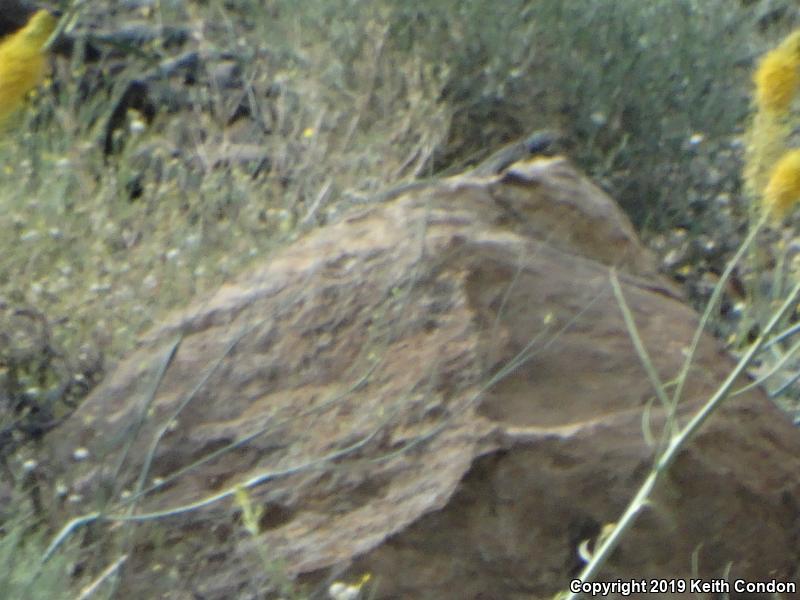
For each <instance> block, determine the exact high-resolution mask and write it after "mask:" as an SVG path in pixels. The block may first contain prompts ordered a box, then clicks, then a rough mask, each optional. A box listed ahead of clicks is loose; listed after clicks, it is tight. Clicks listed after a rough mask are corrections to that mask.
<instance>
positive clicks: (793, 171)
mask: <svg viewBox="0 0 800 600" xmlns="http://www.w3.org/2000/svg"><path fill="white" fill-rule="evenodd" d="M798 201H800V148H797V149H794V150H789V151H788V152H787V153H786V154H784V155H783V156H782V157H781V158H780V160H779V161H778V163H777V164H776V165H775V168H774V169H772V174H771V175H770V178H769V182H768V183H767V187H766V188H765V189H764V196H763V207H764V209H765V210H766V211H767V212H768V213H769V214H770V215H772V216H773V217H774V218H776V219H780V218H782V217H784V216H785V215H786V213H788V212H789V210H790V209H791V208H792V207H793V206H794V205H795V204H796V203H797V202H798Z"/></svg>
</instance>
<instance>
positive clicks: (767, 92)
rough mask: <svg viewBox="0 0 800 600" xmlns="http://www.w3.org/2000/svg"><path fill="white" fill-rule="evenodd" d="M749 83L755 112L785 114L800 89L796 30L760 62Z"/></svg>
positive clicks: (799, 40) (799, 43)
mask: <svg viewBox="0 0 800 600" xmlns="http://www.w3.org/2000/svg"><path fill="white" fill-rule="evenodd" d="M753 83H754V84H755V87H756V105H757V107H758V109H759V110H763V111H765V112H767V113H769V114H772V115H783V114H786V113H787V112H788V111H789V108H790V107H791V105H792V100H793V99H794V97H795V96H796V95H797V92H798V89H800V30H798V31H795V32H794V33H791V34H790V35H789V36H788V37H787V38H786V39H785V40H784V41H783V42H782V43H781V44H780V45H779V46H778V47H777V48H775V49H774V50H771V51H770V52H768V53H767V54H766V56H764V58H762V59H761V62H760V63H759V64H758V68H757V69H756V72H755V74H754V75H753Z"/></svg>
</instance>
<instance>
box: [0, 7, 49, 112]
mask: <svg viewBox="0 0 800 600" xmlns="http://www.w3.org/2000/svg"><path fill="white" fill-rule="evenodd" d="M57 23H58V20H57V19H56V17H54V16H53V15H52V14H50V13H49V12H48V11H46V10H38V11H36V12H35V13H34V14H33V15H32V16H31V18H30V19H29V20H28V23H27V24H26V25H25V27H23V28H22V29H20V30H18V31H16V32H14V33H12V34H9V35H8V36H6V37H5V38H3V40H2V41H0V123H2V122H3V121H5V120H7V119H8V117H10V116H11V115H12V114H13V113H14V112H15V111H16V110H17V109H18V108H19V107H20V106H21V105H22V103H23V101H24V100H25V97H26V96H27V95H28V93H29V92H31V91H32V90H34V89H35V88H36V86H37V85H39V83H41V81H42V79H43V78H44V74H45V67H46V65H47V58H46V53H45V50H44V45H45V43H46V42H47V39H48V38H49V37H50V34H51V33H53V30H54V29H55V27H56V24H57Z"/></svg>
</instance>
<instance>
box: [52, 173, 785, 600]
mask: <svg viewBox="0 0 800 600" xmlns="http://www.w3.org/2000/svg"><path fill="white" fill-rule="evenodd" d="M395 196H396V197H394V198H393V199H392V200H391V201H390V202H387V203H385V204H381V205H375V206H370V207H368V208H365V209H363V210H361V212H358V213H354V214H352V215H350V216H349V217H347V218H345V219H344V220H342V221H341V222H339V223H338V224H334V225H331V226H328V227H325V228H323V229H319V230H317V231H314V232H312V233H311V234H309V235H307V236H305V237H304V238H302V239H300V240H299V241H297V242H296V243H294V244H293V245H291V246H290V247H287V248H285V249H284V250H283V251H281V252H279V253H277V254H275V255H274V256H271V257H269V258H268V259H265V260H264V265H263V266H261V267H260V268H258V269H256V270H254V271H252V272H250V273H248V274H246V275H245V276H243V277H240V278H239V279H238V280H237V281H235V282H234V283H231V284H229V285H226V286H224V287H223V288H222V289H220V290H219V292H218V293H216V294H215V295H214V296H212V297H211V298H205V299H203V300H202V301H200V302H198V303H197V304H196V305H195V306H193V307H191V308H189V309H188V310H186V311H185V312H184V313H183V314H180V315H178V316H176V317H175V318H174V320H172V321H171V322H169V323H165V324H163V325H161V326H160V327H157V328H156V329H155V330H153V331H152V332H151V333H150V334H149V335H148V336H146V339H145V340H144V341H143V343H142V346H141V348H140V349H139V350H138V351H137V352H136V353H134V354H133V355H132V356H130V357H129V358H128V359H127V360H125V361H124V362H123V363H122V364H120V365H119V366H118V368H117V369H116V370H115V371H114V372H113V373H112V374H111V375H110V376H109V377H108V378H107V380H106V381H105V382H104V383H103V384H102V385H101V386H100V387H99V388H98V389H97V390H96V391H95V392H94V393H93V394H92V395H91V397H90V398H89V399H88V400H87V401H86V402H85V403H84V404H83V405H82V406H81V407H80V409H79V410H78V411H77V412H76V413H75V415H74V416H73V417H72V418H71V419H70V420H69V421H68V422H66V423H65V424H64V425H63V426H62V427H60V429H59V430H57V431H56V432H55V433H53V434H52V435H50V436H49V437H48V438H47V439H46V440H45V451H46V455H47V456H49V459H48V460H49V462H50V468H49V471H50V472H56V473H60V474H62V475H61V477H60V479H59V480H58V481H57V482H53V483H54V484H55V483H61V484H63V485H66V486H67V487H68V488H69V495H70V498H69V501H64V502H63V505H62V506H63V508H62V512H61V513H60V515H61V517H60V520H59V524H63V523H64V522H66V520H67V518H68V517H69V516H76V515H80V514H84V513H86V512H89V511H91V510H95V509H96V508H99V507H102V508H103V510H104V511H105V512H106V513H107V514H108V515H109V516H108V517H106V520H102V521H100V522H97V523H95V524H94V525H93V526H92V528H91V530H92V533H93V534H94V536H93V537H92V538H90V539H94V540H99V542H98V544H97V545H98V547H99V548H101V549H104V551H105V554H101V555H100V556H98V559H99V561H98V565H100V566H102V565H105V564H107V563H108V562H110V561H111V560H113V557H115V556H116V555H118V554H121V553H122V552H125V551H130V552H131V556H130V558H129V560H128V562H127V563H126V564H125V566H124V567H123V569H122V580H121V584H120V585H121V587H120V594H121V596H120V597H125V598H158V597H166V598H203V599H223V598H262V597H264V593H265V592H264V590H265V589H266V588H267V587H268V583H267V582H268V580H271V581H272V582H273V583H274V582H275V581H277V579H278V578H277V576H276V573H285V574H286V575H288V576H289V577H290V578H292V579H295V581H296V582H297V583H299V584H303V585H306V586H308V587H307V591H308V590H315V589H316V590H324V589H327V586H328V585H329V584H330V583H331V582H332V581H334V580H341V581H344V582H353V581H357V580H359V579H360V578H361V577H362V576H363V575H365V574H370V575H371V579H370V580H369V582H368V583H367V586H369V587H370V593H372V594H374V595H372V596H369V597H371V598H385V599H389V598H436V599H450V598H452V599H459V600H462V599H478V598H482V599H495V598H496V599H515V598H549V597H551V596H552V595H553V594H554V593H556V592H557V591H559V590H561V589H564V588H566V587H567V586H568V584H569V581H570V579H571V578H572V577H573V576H574V575H575V574H576V573H577V572H578V570H579V568H580V566H581V562H580V558H579V553H578V547H579V545H580V544H581V543H582V542H583V541H584V540H591V539H594V538H595V537H596V536H597V534H598V533H599V532H600V531H601V529H602V528H603V527H604V525H605V524H607V523H609V522H612V521H614V520H615V519H616V518H617V517H618V516H619V514H620V513H621V511H622V510H623V509H624V507H625V505H626V503H627V502H628V500H629V498H630V497H631V495H632V493H633V492H634V491H635V489H636V487H637V485H638V484H639V483H641V481H642V480H643V478H644V477H645V475H646V473H647V471H648V468H649V465H650V463H651V460H652V455H653V449H652V448H651V447H649V446H648V445H647V444H646V443H645V436H644V434H643V425H642V423H643V414H644V412H645V410H646V407H647V406H648V405H651V404H652V410H651V413H650V421H651V426H652V427H653V429H654V431H655V433H656V434H658V433H659V431H660V429H659V427H660V425H661V424H663V420H664V419H663V417H664V415H663V413H662V411H661V410H660V408H659V405H658V403H657V402H656V403H653V398H654V394H653V389H652V387H651V385H650V383H649V381H648V379H647V377H646V375H645V371H644V369H643V368H642V366H641V364H640V361H639V359H638V358H637V355H636V353H635V351H634V349H633V345H632V343H631V339H630V335H629V332H628V331H627V329H626V327H625V325H624V323H623V320H622V316H621V310H620V307H619V305H618V303H617V301H616V299H615V298H614V296H613V294H612V291H611V286H610V280H609V273H610V268H611V267H612V266H613V267H616V269H617V271H618V273H619V278H620V281H621V284H622V288H623V291H624V295H625V297H626V300H627V302H628V304H629V306H630V308H631V310H632V313H633V316H634V318H635V320H636V323H637V325H638V328H639V334H640V335H641V338H642V339H643V341H644V344H645V345H646V347H647V348H648V349H649V351H650V353H651V356H652V358H653V360H654V362H655V365H656V368H657V370H658V372H659V373H660V376H661V378H662V379H663V380H664V381H669V380H670V379H672V378H673V377H674V376H675V375H676V374H677V372H678V370H679V368H680V366H681V364H682V361H683V360H684V349H685V348H686V346H687V345H688V343H689V341H690V339H691V337H692V334H693V332H694V329H695V326H696V322H697V318H696V315H695V313H694V312H693V311H692V310H691V309H690V308H688V307H687V306H686V305H685V303H684V302H683V301H682V299H681V296H680V294H679V293H678V292H677V291H676V290H675V289H673V287H672V286H671V285H670V284H669V283H667V282H666V281H664V280H662V279H661V278H659V276H658V275H657V274H656V272H655V267H654V260H653V258H652V257H651V255H650V254H649V253H648V251H647V250H646V249H645V248H643V247H642V245H641V244H640V243H639V242H638V241H637V238H636V236H635V234H634V232H633V230H632V228H631V226H630V224H629V223H628V221H627V219H626V218H625V217H624V216H623V215H622V214H621V213H620V211H619V210H618V209H617V207H616V206H615V205H614V203H613V202H612V201H611V200H610V199H609V198H608V197H607V196H605V195H604V194H603V193H602V192H601V191H600V190H598V189H597V188H596V187H594V186H593V185H591V184H590V183H588V182H587V181H586V180H585V179H583V178H582V177H581V176H580V175H579V174H577V173H576V171H575V170H574V169H573V168H572V167H571V166H570V165H569V163H568V162H567V161H566V160H564V159H562V158H548V159H541V158H540V159H537V160H531V161H528V162H522V163H517V164H515V165H513V166H512V167H511V168H510V169H509V170H508V171H506V172H505V173H503V174H501V175H498V176H491V177H475V176H473V177H470V176H462V177H455V178H452V179H448V180H444V181H442V182H440V183H438V184H431V185H430V186H427V187H425V186H423V187H418V188H413V187H412V188H410V189H409V190H408V191H407V192H406V193H399V194H396V195H395ZM732 365H733V362H732V360H731V359H730V358H729V357H728V356H727V355H726V354H725V352H724V351H723V350H722V349H721V347H720V346H719V345H718V344H717V343H716V342H715V341H714V340H713V339H711V338H710V337H705V338H703V339H702V341H701V344H700V348H699V351H698V355H697V358H696V361H695V364H694V368H693V369H692V372H691V376H690V378H689V382H688V384H687V386H686V393H685V395H684V399H683V401H682V403H681V408H680V413H681V415H682V416H683V418H684V420H685V417H686V415H687V414H689V413H690V412H691V411H693V410H695V409H696V408H697V407H698V406H699V405H700V403H702V402H703V401H704V400H705V399H706V398H707V397H708V395H709V394H710V393H711V392H712V390H713V389H714V388H715V386H716V385H717V384H718V383H719V382H720V381H721V380H722V379H723V378H724V377H725V375H726V374H727V373H728V372H729V370H730V369H731V367H732ZM76 452H77V454H76ZM87 452H88V458H85V459H84V460H81V461H77V460H75V459H74V458H73V457H74V456H78V457H81V456H84V455H86V454H87ZM151 458H152V460H150V459H151ZM798 473H800V435H798V432H797V431H796V430H795V429H794V428H793V427H792V426H791V425H790V423H789V422H788V421H787V420H786V419H785V418H784V416H783V415H782V414H781V413H780V412H779V411H778V410H777V409H775V408H774V407H773V406H772V405H771V404H770V402H769V401H767V400H766V399H765V398H764V397H763V395H762V394H761V393H760V392H758V391H757V390H751V391H749V392H747V393H744V394H741V395H738V396H736V397H734V398H732V399H730V400H729V401H728V402H727V404H726V405H725V406H724V407H723V408H722V410H721V411H720V412H719V413H718V414H717V415H715V416H714V417H713V418H712V420H711V421H710V422H709V423H708V424H707V425H706V427H705V428H704V429H703V431H702V433H701V435H700V436H699V437H698V438H697V439H696V440H694V441H693V442H692V443H691V444H690V445H689V447H688V448H687V449H686V450H685V451H684V452H683V453H682V455H681V456H680V457H679V459H678V461H677V462H676V463H675V465H674V466H673V469H672V473H671V476H670V477H669V478H668V481H667V482H666V484H665V485H663V486H662V488H661V489H660V490H659V494H658V497H657V499H656V502H655V503H654V504H653V506H652V507H651V508H650V509H649V510H648V511H646V512H645V514H644V515H643V517H642V518H641V519H640V521H639V522H638V523H637V526H636V527H635V529H634V530H633V531H632V532H631V534H630V535H629V537H628V538H626V541H625V542H624V543H623V545H622V547H621V548H620V549H619V550H618V552H617V553H616V554H615V555H614V557H613V560H612V561H611V562H610V563H609V565H608V566H607V567H606V569H605V570H604V571H603V573H602V576H601V579H602V580H613V579H616V578H618V577H619V578H622V579H624V580H627V579H631V578H635V579H641V578H655V577H658V578H689V577H691V576H692V574H693V573H698V574H699V576H702V577H706V578H712V577H722V576H724V574H726V573H727V572H728V570H729V571H730V573H731V574H732V576H736V577H745V578H750V579H755V580H762V579H767V580H768V579H772V578H775V579H777V580H790V579H793V578H794V577H795V576H796V575H797V572H796V570H797V564H798V561H797V558H798V557H797V547H798V546H797V539H798V537H797V536H798V533H799V532H800V531H799V530H798V524H800V521H799V520H798V506H797V498H798V492H800V490H799V489H798V487H799V486H798V483H799V482H800V477H799V476H798ZM256 480H258V481H259V482H260V483H258V484H257V485H252V486H251V487H250V488H249V497H250V499H251V500H252V502H253V503H254V505H256V506H258V507H260V508H261V509H263V514H262V515H261V517H260V522H259V529H260V532H259V533H258V534H257V535H256V536H255V537H253V536H252V535H251V534H249V533H248V532H247V531H246V526H245V523H244V522H243V520H242V518H241V515H240V511H239V505H238V504H237V503H236V502H235V501H234V500H233V498H232V494H233V491H234V490H235V489H236V486H239V485H241V484H243V483H245V482H251V483H253V482H255V481H256ZM154 484H160V487H155V488H154V489H151V486H153V485H154ZM140 487H143V488H144V489H150V490H151V491H148V492H147V493H145V494H144V495H141V496H140V497H139V498H138V501H136V502H135V503H131V501H130V498H131V494H134V495H135V492H136V490H137V489H140ZM158 511H167V514H166V515H162V516H160V518H157V519H156V518H154V517H155V515H151V516H152V517H153V518H149V517H148V518H146V520H144V522H142V523H137V524H136V525H130V524H125V525H124V526H123V523H122V522H121V521H119V520H118V519H119V518H121V517H124V516H125V515H127V514H129V513H130V514H134V515H148V514H149V513H155V512H158ZM132 528H133V531H134V532H135V534H136V535H135V536H134V537H133V538H130V539H132V542H131V543H132V544H133V546H132V547H130V548H128V547H127V546H124V545H122V544H123V541H124V540H128V539H129V538H126V537H124V536H126V535H127V534H128V533H130V532H131V529H132ZM77 534H78V533H77V532H76V533H75V535H77ZM98 568H99V567H98ZM323 596H324V595H323ZM676 596H682V595H680V594H678V595H676ZM276 597H277V596H276ZM662 597H668V595H663V596H662ZM731 597H732V598H735V597H745V596H741V595H739V596H737V595H736V594H731ZM752 597H755V596H752Z"/></svg>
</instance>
